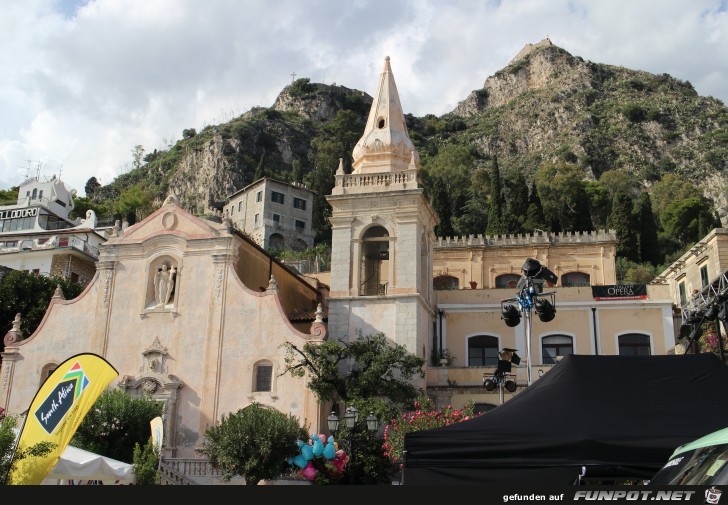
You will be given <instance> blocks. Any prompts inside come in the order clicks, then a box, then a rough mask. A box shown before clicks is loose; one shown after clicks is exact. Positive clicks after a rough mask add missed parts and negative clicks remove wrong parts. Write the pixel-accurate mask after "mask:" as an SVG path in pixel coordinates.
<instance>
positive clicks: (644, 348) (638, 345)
mask: <svg viewBox="0 0 728 505" xmlns="http://www.w3.org/2000/svg"><path fill="white" fill-rule="evenodd" d="M618 341H619V355H620V356H649V355H650V337H649V335H643V334H641V333H625V334H624V335H620V336H619V337H618Z"/></svg>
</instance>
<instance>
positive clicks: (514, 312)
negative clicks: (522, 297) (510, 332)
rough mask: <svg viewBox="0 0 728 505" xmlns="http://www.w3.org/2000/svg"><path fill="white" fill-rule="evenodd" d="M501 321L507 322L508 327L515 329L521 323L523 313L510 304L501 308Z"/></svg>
mask: <svg viewBox="0 0 728 505" xmlns="http://www.w3.org/2000/svg"><path fill="white" fill-rule="evenodd" d="M501 319H503V321H505V323H506V326H510V327H511V328H513V327H514V326H518V324H519V323H520V322H521V312H520V311H519V310H518V309H517V308H516V307H515V306H513V305H511V304H510V303H508V304H506V305H503V307H502V308H501Z"/></svg>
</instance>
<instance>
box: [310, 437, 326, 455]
mask: <svg viewBox="0 0 728 505" xmlns="http://www.w3.org/2000/svg"><path fill="white" fill-rule="evenodd" d="M312 451H313V455H314V456H321V455H322V454H323V453H324V444H322V443H321V440H319V438H318V437H316V440H314V442H313V449H312Z"/></svg>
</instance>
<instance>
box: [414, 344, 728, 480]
mask: <svg viewBox="0 0 728 505" xmlns="http://www.w3.org/2000/svg"><path fill="white" fill-rule="evenodd" d="M727 395H728V367H726V366H725V365H724V364H723V363H722V362H721V360H720V359H719V358H718V357H717V356H715V355H714V354H712V353H704V354H688V355H668V356H585V355H569V356H566V357H565V358H564V359H563V360H561V361H560V362H559V363H557V364H556V365H555V366H554V367H553V368H552V369H551V370H550V371H549V372H548V373H546V374H545V375H544V376H543V377H541V378H540V379H538V380H536V381H534V382H533V383H532V384H531V385H530V386H528V387H527V388H526V389H524V390H523V391H521V392H520V393H519V394H517V395H516V396H515V397H513V398H512V399H511V400H509V401H508V402H506V403H504V404H503V405H500V406H498V407H497V408H495V409H493V410H491V411H489V412H488V413H486V414H483V415H481V416H479V417H476V418H473V419H470V420H468V421H462V422H459V423H455V424H451V425H449V426H445V427H442V428H435V429H431V430H422V431H416V432H412V433H408V434H407V435H406V436H405V440H404V450H405V458H404V465H403V470H402V484H403V485H418V484H458V485H459V484H505V483H520V484H549V485H564V484H573V483H576V482H578V481H579V478H580V477H583V478H584V479H603V480H606V479H622V480H623V479H649V478H651V477H652V476H653V475H654V474H655V473H656V472H657V470H659V469H660V467H662V465H664V464H665V463H666V462H667V459H668V458H669V456H670V454H672V451H673V450H674V449H675V448H676V447H677V446H679V445H681V444H684V443H687V442H690V441H692V440H694V439H696V438H699V437H702V436H703V435H706V434H708V433H710V432H712V431H715V430H718V429H720V428H724V427H726V426H728V396H727Z"/></svg>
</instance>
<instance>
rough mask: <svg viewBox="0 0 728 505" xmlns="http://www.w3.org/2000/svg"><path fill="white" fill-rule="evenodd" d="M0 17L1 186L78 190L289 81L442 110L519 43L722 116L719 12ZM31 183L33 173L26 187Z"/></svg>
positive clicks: (523, 4) (587, 8)
mask: <svg viewBox="0 0 728 505" xmlns="http://www.w3.org/2000/svg"><path fill="white" fill-rule="evenodd" d="M5 3H6V4H7V5H4V6H3V16H1V17H0V65H1V66H2V67H1V68H3V73H2V76H1V77H0V117H2V118H3V120H2V122H0V188H9V187H10V186H12V185H16V184H18V183H19V182H20V180H21V179H22V177H24V175H25V173H26V171H27V167H28V161H27V160H32V166H33V167H35V166H37V163H41V167H42V169H41V173H42V175H46V176H50V175H52V174H53V173H57V172H51V171H50V170H51V169H54V170H57V169H58V168H60V167H61V166H62V178H63V179H64V180H65V181H66V182H68V183H69V184H70V185H71V186H73V187H75V188H76V189H78V190H79V192H80V193H83V186H84V185H85V182H86V180H87V179H88V178H89V177H91V176H96V177H97V178H98V179H99V180H100V181H101V182H102V183H103V184H106V183H109V182H111V180H112V179H113V178H114V177H115V176H116V175H118V173H119V170H120V169H121V168H122V167H125V166H127V167H128V165H129V164H130V162H131V150H132V149H133V147H134V146H135V145H138V144H141V145H143V146H144V147H145V149H146V150H147V152H149V151H151V150H153V149H155V148H161V147H164V142H165V139H166V141H167V142H170V141H172V140H174V139H179V138H180V137H181V132H182V130H184V129H185V128H197V129H201V128H202V127H204V126H205V125H206V124H215V123H220V122H225V121H228V120H229V119H230V118H231V117H233V116H237V115H239V114H242V113H243V112H245V111H247V110H249V109H250V108H251V107H253V106H270V105H272V104H273V101H274V100H275V97H276V96H277V94H278V93H279V92H280V91H281V90H282V88H283V87H284V86H285V85H286V84H288V83H290V82H291V79H292V76H291V74H292V73H295V74H296V77H308V78H310V79H311V80H312V81H313V82H325V83H328V84H330V83H332V82H336V83H338V84H342V85H344V86H347V87H350V88H356V89H360V90H362V91H366V92H367V93H370V94H371V93H372V92H373V88H374V86H375V85H376V83H377V80H378V75H379V72H380V71H381V68H382V64H383V60H384V57H385V56H390V57H391V65H392V69H393V72H394V75H395V78H396V80H397V87H398V90H399V93H400V97H401V99H402V104H403V107H404V110H405V112H411V113H413V114H415V115H418V116H422V115H425V114H427V113H432V114H436V115H441V114H444V113H446V112H449V111H450V110H452V109H453V108H454V107H455V106H456V105H457V103H458V102H459V101H460V100H462V99H464V98H465V97H466V96H467V95H468V94H469V93H470V91H472V90H473V89H477V88H480V87H482V85H483V83H484V81H485V79H486V78H487V77H488V76H490V75H492V74H493V73H495V72H496V71H497V70H499V69H501V68H503V67H504V66H505V65H506V64H507V63H508V61H510V59H512V58H513V57H514V56H515V55H516V54H517V53H518V51H520V49H521V48H522V47H523V46H524V45H525V44H527V43H535V42H538V41H540V40H542V39H543V38H545V37H549V38H550V39H551V40H552V41H553V42H554V43H555V44H556V45H558V46H560V47H562V48H563V49H565V50H567V51H569V52H570V53H571V54H573V55H575V56H581V57H583V58H584V59H587V60H591V61H594V62H598V63H608V64H612V65H620V66H624V67H627V68H633V69H639V70H646V71H649V72H653V73H658V74H661V73H668V74H670V75H672V76H673V77H676V78H678V79H681V80H686V81H690V82H691V83H692V84H693V86H694V87H695V88H696V90H697V91H698V93H699V94H701V95H710V96H714V97H716V98H719V99H721V100H723V101H724V102H726V103H728V87H727V86H726V81H727V79H728V49H727V48H728V40H726V39H727V38H728V35H727V34H728V13H727V12H726V3H725V0H723V1H720V0H693V1H691V2H684V1H682V0H644V1H640V2H634V1H633V0H549V1H548V2H543V1H541V0H502V1H485V2H476V1H471V0H448V1H442V0H440V1H437V0H429V1H426V0H419V1H418V0H409V1H400V2H390V1H386V0H356V1H354V2H346V3H342V2H339V1H338V0H307V1H306V2H300V1H299V0H279V1H275V2H271V1H264V0H246V1H240V0H210V1H208V2H199V1H196V0H154V1H153V2H150V1H148V0H91V1H88V2H85V1H83V0H60V1H59V0H24V1H23V2H5ZM31 175H32V174H31Z"/></svg>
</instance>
